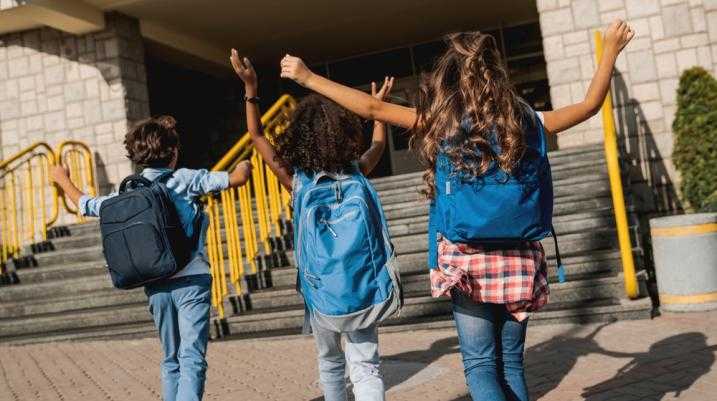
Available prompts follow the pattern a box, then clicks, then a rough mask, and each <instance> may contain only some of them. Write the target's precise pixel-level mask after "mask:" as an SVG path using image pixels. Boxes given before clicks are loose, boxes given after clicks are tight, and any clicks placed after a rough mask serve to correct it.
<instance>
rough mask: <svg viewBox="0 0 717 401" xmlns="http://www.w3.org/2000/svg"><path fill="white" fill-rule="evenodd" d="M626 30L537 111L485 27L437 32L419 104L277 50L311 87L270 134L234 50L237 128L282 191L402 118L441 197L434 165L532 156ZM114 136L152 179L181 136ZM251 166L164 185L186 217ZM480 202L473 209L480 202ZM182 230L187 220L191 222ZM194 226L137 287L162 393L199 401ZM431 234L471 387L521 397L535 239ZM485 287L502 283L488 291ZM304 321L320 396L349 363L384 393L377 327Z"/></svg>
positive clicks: (356, 381) (166, 165)
mask: <svg viewBox="0 0 717 401" xmlns="http://www.w3.org/2000/svg"><path fill="white" fill-rule="evenodd" d="M633 35H634V33H633V32H632V30H631V29H630V27H629V26H628V25H627V24H626V23H625V22H623V21H616V22H615V23H613V24H612V25H611V26H610V27H609V28H608V29H607V31H606V33H605V50H604V54H603V58H602V61H601V62H600V64H599V65H598V68H597V70H596V72H595V75H594V77H593V80H592V82H591V84H590V87H589V89H588V91H587V94H586V96H585V99H584V101H582V102H579V103H576V104H573V105H570V106H567V107H564V108H561V109H558V110H554V111H544V112H535V111H534V110H532V109H531V108H530V107H529V106H528V105H526V104H525V103H524V102H522V101H521V99H520V98H519V97H518V96H517V95H516V92H515V90H514V88H513V86H512V85H511V83H510V81H509V78H508V74H507V71H506V69H505V63H504V61H503V60H502V58H501V55H500V53H499V51H498V48H497V46H496V43H495V39H494V38H493V37H492V36H490V35H486V34H482V33H480V32H465V33H457V34H451V35H448V36H446V43H447V44H448V48H447V50H446V52H445V53H444V54H443V55H442V56H441V57H440V58H439V59H438V61H437V62H436V65H435V68H434V70H433V71H431V72H430V73H428V74H426V75H425V76H424V77H423V79H422V82H421V86H420V91H419V98H418V102H417V107H416V108H409V107H403V106H399V105H395V104H391V103H387V102H384V101H383V99H384V97H385V96H386V95H387V94H388V93H389V92H390V90H391V86H392V85H393V78H390V79H389V78H386V80H385V81H384V83H383V86H382V87H381V88H380V90H377V88H376V85H375V84H373V85H372V95H368V94H365V93H363V92H361V91H358V90H355V89H352V88H349V87H346V86H343V85H340V84H338V83H335V82H332V81H330V80H328V79H326V78H323V77H321V76H318V75H315V74H314V73H312V72H311V71H310V70H309V69H308V68H307V67H306V66H305V65H304V63H303V62H302V60H301V59H299V58H296V57H293V56H289V55H287V56H286V57H284V59H283V60H282V61H281V76H282V77H284V78H289V79H292V80H295V81H296V82H297V83H299V84H301V85H303V86H305V87H306V88H308V89H310V90H313V91H315V92H317V93H318V94H313V95H309V96H307V97H305V98H304V99H303V100H302V101H301V102H300V103H299V105H298V106H297V108H296V110H295V112H294V114H293V116H292V120H291V124H290V125H289V127H288V128H287V130H286V132H285V133H283V134H282V135H281V136H279V137H277V138H275V139H274V145H272V143H271V142H270V141H269V140H268V139H267V138H265V137H264V136H263V131H262V128H261V120H260V113H259V107H258V97H257V96H258V83H257V82H258V80H257V76H256V73H255V71H254V69H253V67H252V65H251V63H250V62H249V60H248V59H246V58H243V59H242V58H240V57H239V55H238V54H237V52H236V51H235V50H232V52H231V57H230V58H231V63H232V65H233V67H234V69H235V71H236V73H237V75H238V76H239V77H240V78H241V80H242V81H243V82H244V86H245V91H246V97H245V103H246V118H247V126H248V129H249V132H250V134H251V138H252V141H253V143H254V146H255V147H256V149H257V150H258V151H259V152H260V154H261V155H262V156H263V158H264V160H265V162H266V163H267V164H268V165H269V167H270V168H271V169H272V171H273V172H274V173H275V174H276V176H277V177H278V179H279V181H280V183H281V184H282V185H283V186H284V187H286V188H287V189H288V190H293V191H294V194H296V193H297V188H296V185H297V182H296V180H295V176H296V174H297V172H329V173H335V174H340V173H342V172H344V171H347V170H350V169H353V168H357V169H358V170H359V171H360V173H361V174H363V175H367V174H369V173H370V172H371V170H372V169H373V168H374V167H375V165H376V164H377V163H378V160H379V158H380V156H381V154H382V152H383V150H384V148H385V143H386V131H385V125H384V123H390V124H393V125H397V126H401V127H405V128H408V129H410V131H409V133H410V136H411V145H412V147H413V149H414V150H416V151H417V153H418V154H419V157H420V158H421V160H422V161H423V163H424V165H425V166H426V172H425V174H424V179H425V185H426V188H427V190H426V194H427V196H428V198H429V199H431V201H432V204H433V205H434V206H435V205H436V204H438V203H441V202H443V203H445V202H446V199H447V197H448V196H450V195H451V189H450V188H451V187H450V185H446V186H445V187H441V186H437V185H436V182H438V181H437V175H440V174H444V175H448V176H450V177H454V178H455V177H458V178H457V179H458V180H459V183H461V182H474V181H476V180H482V179H487V178H489V177H493V176H494V175H499V176H502V177H505V178H506V179H512V178H514V177H518V176H519V175H520V174H521V171H523V170H525V169H530V168H531V166H534V164H532V163H533V160H534V159H535V148H536V145H534V144H536V143H537V144H541V143H542V144H544V143H545V134H557V133H559V132H562V131H564V130H566V129H568V128H570V127H572V126H574V125H576V124H579V123H580V122H583V121H585V120H586V119H588V118H589V117H591V116H592V115H594V114H595V113H597V111H598V110H599V108H600V105H601V104H602V101H603V99H604V97H605V95H606V93H607V90H608V88H609V84H610V78H611V75H612V70H613V67H614V64H615V60H616V58H617V56H618V54H619V53H620V51H621V50H622V49H623V48H624V47H625V46H626V45H627V43H628V42H629V41H630V40H631V39H632V37H633ZM353 113H356V114H353ZM357 115H358V116H361V117H363V118H366V119H369V120H373V121H374V131H373V136H372V142H371V144H370V146H369V147H368V150H366V151H364V152H361V149H362V146H361V142H362V141H361V125H360V121H359V119H358V116H357ZM125 145H126V147H127V150H128V157H129V158H130V159H131V160H133V161H134V162H135V163H137V164H138V165H141V166H143V167H145V169H144V170H143V172H142V175H143V176H145V177H146V178H148V179H150V180H151V179H153V178H156V177H157V176H158V175H159V174H161V173H162V172H164V171H168V170H173V169H174V168H175V166H176V160H177V154H178V151H179V144H178V138H177V134H176V131H175V130H174V121H173V119H172V118H171V117H166V116H164V117H158V118H154V119H148V120H146V121H143V122H142V123H140V124H139V125H138V126H137V128H135V129H134V130H133V131H131V132H130V133H129V134H127V138H126V140H125ZM537 146H538V147H539V146H540V145H537ZM539 168H547V169H548V173H549V166H547V167H546V166H542V167H539ZM249 173H250V166H249V165H247V164H240V165H239V166H238V167H237V168H236V170H234V171H233V172H231V173H209V172H207V171H205V170H187V169H179V170H176V171H175V172H174V175H173V176H172V178H170V179H169V180H168V181H167V187H168V188H170V189H171V190H172V191H173V194H174V197H175V198H174V201H175V205H176V207H177V210H178V211H179V213H180V216H182V219H183V221H186V222H190V221H192V218H193V217H194V216H195V214H196V213H202V212H201V210H197V209H196V207H195V206H193V200H194V199H195V198H196V197H199V196H202V195H204V194H206V193H209V192H213V191H218V190H222V189H224V188H227V187H229V186H238V185H242V184H244V183H245V182H246V181H247V179H248V177H249ZM52 177H53V179H54V180H55V182H57V183H58V185H60V186H61V187H62V189H63V190H64V191H65V193H66V194H67V195H68V196H69V197H70V199H71V200H72V201H73V202H74V203H76V204H78V205H79V208H80V210H81V212H82V213H83V214H85V215H97V214H98V210H99V206H100V204H101V203H102V201H103V200H104V199H106V198H107V197H96V198H90V197H87V196H86V195H84V194H82V193H81V192H80V191H79V190H78V189H77V188H75V187H74V186H73V185H72V183H71V182H70V181H69V179H68V178H67V175H66V174H65V172H64V170H62V169H61V168H55V169H54V170H53V171H52ZM454 178H451V179H454ZM110 196H112V195H110ZM551 196H552V195H551ZM550 201H551V202H552V198H551V199H550ZM477 205H478V206H477V208H478V210H479V211H480V206H481V204H480V202H477ZM489 206H491V205H487V204H486V207H489ZM492 206H495V205H492ZM499 206H500V208H503V209H510V208H514V207H517V205H512V204H501V205H499ZM459 212H460V211H459ZM435 220H436V219H433V221H432V225H433V229H434V230H435V228H436V227H438V226H440V227H443V228H442V229H443V231H448V230H449V227H446V226H445V224H444V225H443V226H441V222H437V221H435ZM506 224H507V223H506ZM185 229H186V230H191V224H187V225H185ZM204 230H206V220H205V222H204V224H203V225H202V235H200V236H199V238H200V239H199V241H198V242H197V245H196V248H195V249H194V252H195V255H196V257H195V258H194V259H193V260H192V262H191V263H190V264H189V265H188V266H187V267H185V268H184V269H183V270H182V271H181V272H180V273H178V274H177V275H176V276H175V277H173V278H172V279H170V280H167V281H166V282H162V283H157V284H153V285H150V286H147V288H146V292H147V295H148V296H149V303H150V311H151V312H152V314H153V316H154V319H155V322H156V325H157V328H158V330H159V332H160V339H161V342H162V347H163V350H164V354H165V359H164V361H163V362H162V380H163V393H164V399H165V400H171V401H173V400H200V399H201V397H202V393H203V385H204V378H205V371H206V362H205V352H206V344H207V332H208V319H209V288H210V280H211V278H210V276H209V275H208V272H209V271H208V264H207V261H206V256H205V255H204V250H203V243H204V242H203V241H204ZM437 231H440V230H437ZM438 234H439V235H437V236H436V238H435V240H432V243H430V244H429V247H430V248H431V249H432V254H433V255H432V256H435V260H431V259H432V258H429V265H430V267H431V271H430V281H431V287H432V293H433V295H434V296H436V297H438V296H450V297H451V298H452V301H453V311H454V317H455V321H456V326H457V330H458V336H459V340H460V347H461V353H462V356H463V363H464V372H465V376H466V382H467V384H468V386H469V388H470V392H471V395H472V397H473V399H474V400H520V401H525V400H528V391H527V386H526V383H525V378H524V367H523V351H524V341H525V336H526V329H527V321H528V313H529V312H531V311H535V310H538V309H539V308H540V307H542V306H543V305H544V304H545V303H546V302H547V297H548V288H547V273H546V262H545V253H544V251H543V248H542V247H541V245H540V243H539V242H538V241H537V240H532V239H531V238H528V237H526V238H523V239H522V240H520V241H515V240H514V239H515V238H512V239H513V240H512V241H487V240H480V239H476V238H469V239H468V240H465V241H457V240H455V238H453V237H451V236H450V235H448V233H447V232H439V233H438ZM498 239H501V238H500V237H499V238H498ZM538 239H539V238H538ZM316 262H317V263H321V261H320V260H317V261H316ZM491 288H511V289H513V290H512V291H507V292H504V291H498V292H491V290H490V289H491ZM310 323H311V326H312V328H313V333H314V337H315V340H316V344H317V353H318V361H319V373H320V381H321V383H322V386H323V391H324V395H325V399H326V400H328V401H334V400H346V399H347V394H346V382H345V378H344V377H345V370H346V364H347V363H346V361H348V365H349V375H350V378H351V381H352V383H353V386H354V394H355V396H356V399H357V400H359V401H363V400H383V399H384V398H385V395H384V393H385V389H384V384H383V380H382V377H381V374H380V358H379V354H378V336H377V332H376V327H375V325H373V326H371V327H368V328H366V329H362V330H357V331H352V332H348V333H345V334H346V339H347V345H346V352H345V353H344V351H343V350H342V348H341V334H340V333H337V332H335V331H330V330H326V329H325V328H323V327H321V326H320V325H318V324H317V322H316V320H315V319H314V317H312V318H311V321H310Z"/></svg>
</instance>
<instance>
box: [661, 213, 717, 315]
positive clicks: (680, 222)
mask: <svg viewBox="0 0 717 401" xmlns="http://www.w3.org/2000/svg"><path fill="white" fill-rule="evenodd" d="M650 233H651V235H652V250H653V254H654V257H655V274H656V276H657V287H658V292H659V295H660V305H661V308H662V310H666V311H675V312H688V311H703V310H710V309H717V213H698V214H686V215H679V216H669V217H660V218H655V219H651V220H650Z"/></svg>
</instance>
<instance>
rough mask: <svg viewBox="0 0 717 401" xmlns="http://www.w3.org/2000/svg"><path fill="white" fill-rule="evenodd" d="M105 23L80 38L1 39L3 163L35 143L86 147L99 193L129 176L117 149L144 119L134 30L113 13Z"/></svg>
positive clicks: (43, 33)
mask: <svg viewBox="0 0 717 401" xmlns="http://www.w3.org/2000/svg"><path fill="white" fill-rule="evenodd" d="M105 20H106V27H105V29H104V30H102V31H99V32H94V33H90V34H85V35H72V34H68V33H64V32H60V31H58V30H55V29H52V28H41V29H34V30H29V31H25V32H20V33H12V34H8V35H4V36H0V144H2V146H1V148H2V155H5V156H7V155H10V154H13V153H14V152H16V151H18V150H19V149H22V148H23V147H25V146H27V145H29V144H31V143H32V142H35V141H47V142H49V143H50V145H51V146H55V145H57V144H58V143H59V142H61V141H62V140H65V139H68V138H73V139H77V140H81V141H85V142H86V143H87V144H88V145H89V146H90V147H91V148H92V149H93V150H94V151H95V152H96V153H95V159H96V162H97V172H98V183H99V185H100V192H101V193H105V192H108V191H110V190H111V189H113V188H114V187H116V186H117V185H118V183H119V181H121V179H122V178H123V177H124V176H126V175H128V174H130V173H131V172H132V165H131V163H130V162H129V161H128V160H127V159H126V158H125V151H124V146H123V144H122V141H123V139H124V135H125V133H126V132H127V129H128V126H129V125H130V124H132V123H133V122H134V121H136V120H138V119H141V118H144V117H147V116H149V99H148V93H147V84H146V78H147V77H146V71H145V67H144V46H143V39H142V36H141V35H140V31H139V23H138V22H137V21H136V20H135V19H133V18H130V17H126V16H124V15H120V14H116V13H111V14H107V15H106V16H105Z"/></svg>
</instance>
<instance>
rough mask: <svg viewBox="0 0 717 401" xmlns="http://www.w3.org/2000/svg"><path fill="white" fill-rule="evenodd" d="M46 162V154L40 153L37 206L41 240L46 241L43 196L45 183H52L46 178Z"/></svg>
mask: <svg viewBox="0 0 717 401" xmlns="http://www.w3.org/2000/svg"><path fill="white" fill-rule="evenodd" d="M47 164H48V161H47V155H42V156H41V157H40V203H39V204H38V206H39V207H40V235H42V240H43V241H47V216H46V214H47V211H46V210H45V202H46V201H47V198H46V197H45V185H52V184H51V183H50V182H49V181H48V179H47Z"/></svg>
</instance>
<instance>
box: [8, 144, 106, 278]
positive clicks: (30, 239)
mask: <svg viewBox="0 0 717 401" xmlns="http://www.w3.org/2000/svg"><path fill="white" fill-rule="evenodd" d="M73 155H74V156H73ZM80 157H81V158H82V159H83V160H84V163H80V160H79V158H80ZM65 159H68V160H69V162H66V163H65V162H63V160H65ZM57 163H63V164H65V165H67V167H68V168H69V172H70V177H71V178H72V180H73V182H75V183H76V184H78V183H79V186H80V187H81V188H82V189H83V190H85V191H87V192H89V193H90V194H92V195H94V194H95V193H96V190H95V185H94V164H93V162H92V153H91V152H90V150H89V148H88V147H87V145H85V144H84V143H82V142H77V141H66V142H63V143H62V144H60V146H58V148H57V150H56V151H53V149H52V147H50V145H49V144H47V143H46V142H36V143H34V144H32V145H30V146H28V147H27V148H25V149H23V150H21V151H19V152H17V153H16V154H15V155H13V156H11V157H10V158H8V159H6V160H2V161H0V269H1V268H2V267H1V266H4V265H5V263H6V262H7V261H8V260H9V259H11V258H18V257H19V256H21V252H22V248H23V247H24V246H27V245H32V244H36V243H40V242H43V241H46V240H47V233H48V228H49V227H50V226H52V225H53V224H55V223H56V222H57V221H58V218H59V216H60V206H59V205H60V200H59V198H60V194H59V191H58V190H57V188H56V187H55V186H54V185H53V184H52V183H50V180H49V169H50V167H51V166H54V165H56V164H57ZM65 204H66V206H65V208H66V210H67V211H68V212H71V213H75V212H76V211H72V210H70V208H69V207H68V206H67V203H66V202H65ZM0 273H5V272H4V271H2V272H0Z"/></svg>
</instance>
